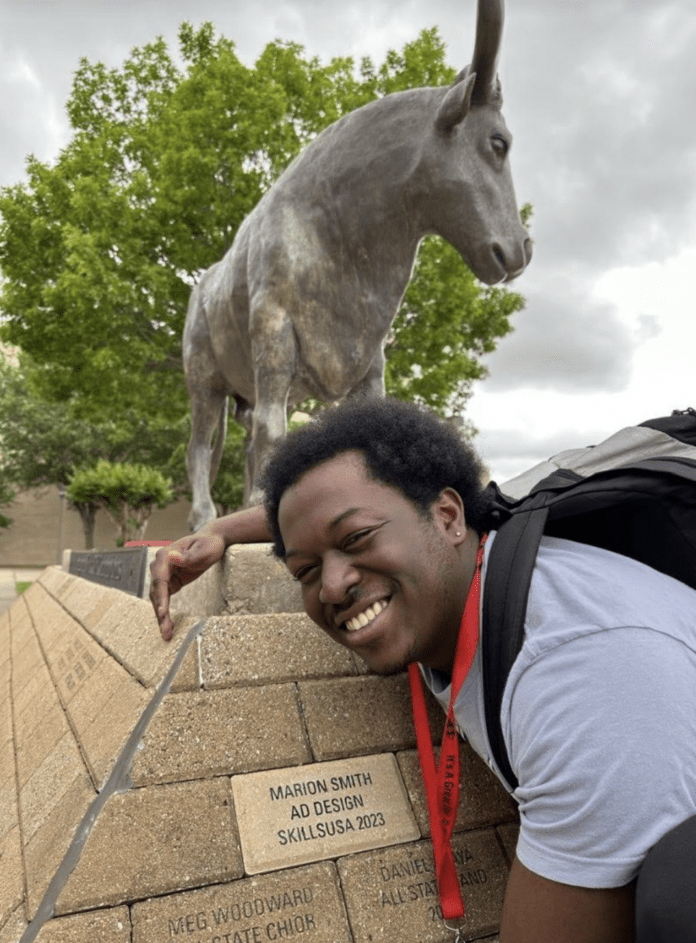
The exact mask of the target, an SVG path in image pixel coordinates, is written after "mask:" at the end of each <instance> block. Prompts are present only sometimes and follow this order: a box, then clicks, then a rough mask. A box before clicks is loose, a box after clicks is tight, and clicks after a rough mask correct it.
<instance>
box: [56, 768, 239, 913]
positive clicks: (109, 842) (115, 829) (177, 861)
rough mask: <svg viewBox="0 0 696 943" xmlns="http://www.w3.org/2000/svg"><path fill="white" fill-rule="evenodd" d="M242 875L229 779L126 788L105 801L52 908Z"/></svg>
mask: <svg viewBox="0 0 696 943" xmlns="http://www.w3.org/2000/svg"><path fill="white" fill-rule="evenodd" d="M241 876H242V858H241V853H240V850H239V839H238V836H237V829H236V825H235V822H234V810H233V804H232V793H231V790H230V784H229V780H227V779H214V780H208V781H206V782H193V783H176V784H174V785H169V786H150V787H148V788H146V789H131V790H129V791H128V792H126V793H124V794H121V795H113V796H111V798H110V799H109V800H108V802H107V803H106V805H105V806H104V808H103V810H102V812H101V815H100V816H99V817H98V819H97V821H96V822H95V825H94V828H93V829H92V832H91V834H90V836H89V838H88V839H87V842H86V844H85V848H84V851H83V853H82V857H81V858H80V861H79V863H78V865H77V867H76V868H75V870H74V871H73V873H72V875H71V876H70V878H69V880H68V883H67V885H66V886H65V888H64V890H63V892H62V893H61V894H60V896H59V898H58V901H57V905H56V913H57V914H58V915H60V914H65V913H71V912H73V911H76V910H87V909H92V908H96V907H104V906H110V905H114V904H120V903H123V902H124V901H127V900H134V899H135V900H137V899H143V898H145V897H149V896H152V895H159V894H169V893H172V892H173V891H180V890H184V889H186V888H190V887H196V886H200V885H204V884H215V883H218V882H221V881H229V880H231V879H233V878H236V877H241Z"/></svg>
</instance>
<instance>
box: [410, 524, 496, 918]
mask: <svg viewBox="0 0 696 943" xmlns="http://www.w3.org/2000/svg"><path fill="white" fill-rule="evenodd" d="M485 543H486V535H485V534H484V535H483V537H482V538H481V543H480V544H479V551H478V557H477V559H476V571H475V573H474V577H473V579H472V581H471V586H470V587H469V595H468V596H467V600H466V606H465V607H464V615H463V616H462V622H461V626H460V629H459V638H458V640H457V652H456V655H455V658H454V668H453V671H452V692H451V695H450V703H449V709H448V711H447V720H446V721H445V729H444V733H443V735H442V748H441V751H440V762H439V763H438V764H437V766H436V765H435V754H434V752H433V741H432V737H431V736H430V725H429V723H428V713H427V710H426V707H425V699H424V697H423V687H422V684H421V675H420V669H419V668H418V665H417V664H415V663H414V664H411V665H409V668H408V672H409V677H410V680H411V697H412V699H413V718H414V721H415V724H416V737H417V739H418V753H419V755H420V762H421V769H422V771H423V782H424V783H425V791H426V794H427V797H428V812H429V815H430V829H431V832H432V840H433V849H434V852H435V871H436V874H437V884H438V888H439V890H440V902H441V904H442V914H443V916H444V918H445V919H450V918H451V919H456V918H458V917H464V916H466V912H465V909H464V901H463V900H462V895H461V891H460V889H459V879H458V878H457V870H456V867H455V864H454V856H453V854H452V846H451V844H450V839H451V836H452V829H453V828H454V820H455V817H456V815H457V802H458V800H459V738H458V736H457V727H456V724H455V722H454V704H455V701H456V700H457V695H458V694H459V691H460V690H461V687H462V685H463V684H464V681H465V680H466V676H467V675H468V673H469V670H470V668H471V665H472V662H473V660H474V655H475V654H476V646H477V645H478V636H479V599H480V597H481V565H482V563H483V547H484V544H485Z"/></svg>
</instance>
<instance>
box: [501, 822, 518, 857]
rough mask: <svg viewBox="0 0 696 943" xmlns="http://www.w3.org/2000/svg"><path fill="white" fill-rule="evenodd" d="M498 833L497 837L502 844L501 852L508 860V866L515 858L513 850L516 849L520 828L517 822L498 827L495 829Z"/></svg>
mask: <svg viewBox="0 0 696 943" xmlns="http://www.w3.org/2000/svg"><path fill="white" fill-rule="evenodd" d="M496 831H497V832H498V837H499V838H500V840H501V842H502V843H503V850H504V851H505V856H506V858H507V860H508V864H510V865H511V864H512V862H513V859H514V857H515V850H516V848H517V839H518V838H519V836H520V826H519V823H517V822H510V823H508V824H506V825H499V826H498V828H497V829H496Z"/></svg>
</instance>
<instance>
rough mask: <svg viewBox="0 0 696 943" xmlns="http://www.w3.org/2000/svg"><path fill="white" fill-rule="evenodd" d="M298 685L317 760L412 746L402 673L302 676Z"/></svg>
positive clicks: (410, 720) (410, 714) (413, 741)
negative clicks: (327, 677) (325, 678)
mask: <svg viewBox="0 0 696 943" xmlns="http://www.w3.org/2000/svg"><path fill="white" fill-rule="evenodd" d="M299 689H300V700H301V702H302V710H303V714H304V718H305V723H306V725H307V732H308V734H309V739H310V743H311V746H312V751H313V753H314V756H315V757H316V759H318V760H333V759H337V758H339V757H342V756H361V755H364V754H366V753H385V752H389V751H394V750H404V749H409V748H413V747H414V746H415V731H414V728H413V719H412V713H411V704H410V693H409V685H408V678H407V677H406V675H395V676H393V677H390V678H381V677H377V676H367V677H361V678H341V679H339V680H335V681H304V682H301V683H300V684H299Z"/></svg>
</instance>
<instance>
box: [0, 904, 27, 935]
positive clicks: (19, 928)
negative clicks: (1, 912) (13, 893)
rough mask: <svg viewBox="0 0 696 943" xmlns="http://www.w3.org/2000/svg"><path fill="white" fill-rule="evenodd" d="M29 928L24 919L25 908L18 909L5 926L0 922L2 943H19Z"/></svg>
mask: <svg viewBox="0 0 696 943" xmlns="http://www.w3.org/2000/svg"><path fill="white" fill-rule="evenodd" d="M26 928H27V921H26V920H25V918H24V908H23V907H21V906H20V907H18V908H17V910H15V912H14V913H13V914H11V915H10V916H9V917H8V919H7V922H6V923H5V924H4V925H3V923H2V921H1V920H0V943H19V940H20V937H21V936H22V934H23V933H24V931H25V930H26Z"/></svg>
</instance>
